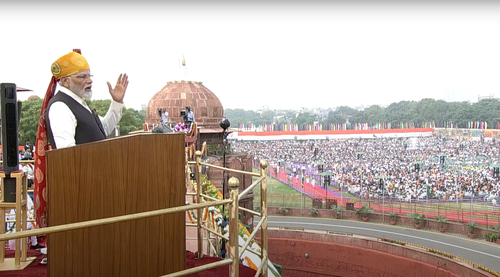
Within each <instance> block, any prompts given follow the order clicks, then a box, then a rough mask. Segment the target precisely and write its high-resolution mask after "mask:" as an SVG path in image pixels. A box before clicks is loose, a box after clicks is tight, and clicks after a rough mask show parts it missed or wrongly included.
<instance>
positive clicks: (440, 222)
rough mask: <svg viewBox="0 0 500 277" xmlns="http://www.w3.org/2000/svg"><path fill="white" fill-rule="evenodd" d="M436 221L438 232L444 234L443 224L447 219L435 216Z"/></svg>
mask: <svg viewBox="0 0 500 277" xmlns="http://www.w3.org/2000/svg"><path fill="white" fill-rule="evenodd" d="M436 220H437V221H438V222H439V232H441V233H444V231H445V228H444V226H445V225H444V224H445V223H446V222H447V221H448V219H447V218H446V217H445V216H442V215H438V216H436Z"/></svg>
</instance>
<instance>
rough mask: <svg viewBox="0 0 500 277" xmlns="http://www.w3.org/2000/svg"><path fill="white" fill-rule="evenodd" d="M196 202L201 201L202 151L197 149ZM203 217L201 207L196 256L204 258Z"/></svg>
mask: <svg viewBox="0 0 500 277" xmlns="http://www.w3.org/2000/svg"><path fill="white" fill-rule="evenodd" d="M195 154H196V203H198V204H200V203H201V196H200V193H201V190H202V187H203V186H202V183H201V165H200V163H201V151H199V150H198V151H196V153H195ZM202 217H203V210H202V209H201V208H198V209H196V225H197V226H198V227H197V228H198V230H197V231H198V232H197V239H198V252H197V253H196V254H197V255H196V258H198V259H201V258H203V229H202V228H201V220H202Z"/></svg>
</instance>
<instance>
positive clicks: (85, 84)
mask: <svg viewBox="0 0 500 277" xmlns="http://www.w3.org/2000/svg"><path fill="white" fill-rule="evenodd" d="M65 78H67V88H68V89H69V90H71V91H72V92H73V93H74V94H76V95H78V96H80V97H81V98H82V99H89V100H90V99H91V98H92V75H90V70H88V69H87V70H83V71H80V72H78V73H76V74H73V75H70V76H68V77H65Z"/></svg>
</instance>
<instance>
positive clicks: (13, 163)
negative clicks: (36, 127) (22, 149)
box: [0, 83, 19, 202]
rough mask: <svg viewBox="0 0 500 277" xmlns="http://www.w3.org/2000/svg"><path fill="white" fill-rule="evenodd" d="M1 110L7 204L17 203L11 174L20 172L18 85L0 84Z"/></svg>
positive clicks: (5, 197) (14, 183)
mask: <svg viewBox="0 0 500 277" xmlns="http://www.w3.org/2000/svg"><path fill="white" fill-rule="evenodd" d="M0 93H1V97H0V109H1V110H2V112H1V116H2V155H3V162H2V165H3V171H4V172H5V175H6V178H5V184H4V188H5V194H4V201H5V202H16V180H15V179H11V178H10V173H11V172H13V171H18V170H19V144H18V138H17V136H18V124H19V113H18V103H17V89H16V84H8V83H5V84H4V83H2V84H0Z"/></svg>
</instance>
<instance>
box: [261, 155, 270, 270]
mask: <svg viewBox="0 0 500 277" xmlns="http://www.w3.org/2000/svg"><path fill="white" fill-rule="evenodd" d="M259 165H260V175H261V176H266V178H264V179H263V180H262V183H261V185H260V212H261V213H262V218H263V219H264V221H263V223H262V227H261V244H262V258H261V261H262V264H261V266H262V276H263V277H267V271H268V270H267V260H268V258H267V249H268V244H267V181H268V178H267V167H268V166H269V163H268V162H267V161H266V160H262V161H260V164H259Z"/></svg>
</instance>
